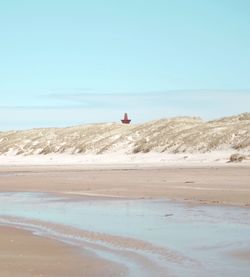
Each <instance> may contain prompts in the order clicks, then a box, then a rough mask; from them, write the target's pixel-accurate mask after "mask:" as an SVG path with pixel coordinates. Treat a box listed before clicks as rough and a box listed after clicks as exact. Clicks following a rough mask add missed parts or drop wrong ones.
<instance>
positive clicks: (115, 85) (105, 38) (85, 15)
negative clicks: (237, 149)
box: [0, 0, 250, 130]
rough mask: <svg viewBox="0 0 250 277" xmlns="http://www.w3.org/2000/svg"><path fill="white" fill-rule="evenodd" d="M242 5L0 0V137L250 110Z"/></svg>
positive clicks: (214, 0) (236, 0)
mask: <svg viewBox="0 0 250 277" xmlns="http://www.w3.org/2000/svg"><path fill="white" fill-rule="evenodd" d="M249 14H250V1H249V0H209V1H206V0H126V1H122V0H105V1H104V0H91V1H90V0H88V1H86V0H70V1H69V0H68V1H66V0H60V1H59V0H53V1H52V0H43V1H33V0H22V1H20V0H8V1H3V0H0V130H9V129H27V128H33V127H53V126H55V127H62V126H69V125H77V124H85V123H92V122H93V123H95V122H119V120H120V118H121V117H122V116H123V113H124V112H128V113H129V116H130V117H131V118H132V122H134V123H139V122H145V121H148V120H153V119H159V118H166V117H174V116H183V115H189V116H200V117H202V118H204V119H205V120H208V119H213V118H218V117H222V116H228V115H232V114H238V113H242V112H249V111H250V108H249V107H250V104H249V103H250V16H249Z"/></svg>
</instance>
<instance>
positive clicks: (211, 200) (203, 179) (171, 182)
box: [0, 166, 250, 207]
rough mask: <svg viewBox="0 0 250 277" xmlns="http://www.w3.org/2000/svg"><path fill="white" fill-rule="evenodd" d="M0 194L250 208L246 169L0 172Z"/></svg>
mask: <svg viewBox="0 0 250 277" xmlns="http://www.w3.org/2000/svg"><path fill="white" fill-rule="evenodd" d="M0 177H1V178H0V192H21V191H22V192H48V193H60V194H65V195H68V196H72V197H73V196H85V197H114V198H131V199H136V198H155V199H157V198H158V199H159V198H166V199H169V200H177V201H182V202H184V203H191V204H202V205H203V204H216V205H235V206H241V207H250V172H249V168H248V167H244V166H240V167H238V166H236V167H235V166H230V167H193V168H192V167H188V168H185V167H183V168H180V167H178V168H176V167H164V168H162V167H160V168H133V169H129V168H123V169H118V168H116V169H109V168H99V169H94V168H93V169H89V168H82V167H80V166H62V167H61V166H53V167H51V166H47V167H45V166H35V167H34V166H25V167H7V168H3V167H1V168H0Z"/></svg>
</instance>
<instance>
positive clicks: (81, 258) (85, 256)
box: [0, 225, 121, 277]
mask: <svg viewBox="0 0 250 277" xmlns="http://www.w3.org/2000/svg"><path fill="white" fill-rule="evenodd" d="M0 244H1V249H0V257H1V259H0V275H1V276H5V277H31V276H46V277H57V276H58V277H62V276H65V277H66V276H83V275H84V276H93V277H98V276H111V275H110V274H117V273H118V272H121V269H119V267H118V266H116V265H114V264H111V263H110V262H109V261H106V260H102V259H100V258H98V257H97V256H95V255H93V254H92V253H88V251H85V250H84V251H80V250H79V249H78V248H77V247H76V246H71V245H69V244H67V243H63V242H61V241H59V240H56V239H53V238H48V237H46V236H42V235H41V236H40V235H39V236H38V235H35V234H33V233H32V231H28V230H25V229H23V228H17V227H9V226H3V225H0Z"/></svg>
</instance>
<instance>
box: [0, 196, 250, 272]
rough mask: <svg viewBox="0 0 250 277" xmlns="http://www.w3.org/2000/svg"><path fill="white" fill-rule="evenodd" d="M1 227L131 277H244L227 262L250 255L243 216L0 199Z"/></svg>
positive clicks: (133, 204)
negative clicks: (66, 247) (54, 242)
mask: <svg viewBox="0 0 250 277" xmlns="http://www.w3.org/2000/svg"><path fill="white" fill-rule="evenodd" d="M0 222H1V223H2V224H7V225H8V224H12V225H15V226H19V227H21V228H26V229H31V230H33V231H34V232H36V233H39V234H42V235H45V236H50V237H54V238H57V239H60V240H63V241H65V242H68V243H71V244H75V245H77V246H78V247H82V248H83V249H88V250H92V251H94V253H95V254H96V255H98V256H101V257H103V258H104V259H108V260H110V261H113V262H114V263H120V264H122V265H125V266H126V267H127V268H128V269H129V271H128V272H129V273H128V274H129V276H138V277H139V276H152V274H153V273H154V274H155V273H157V274H156V275H153V276H166V274H170V276H172V275H174V276H222V275H224V274H225V275H226V276H236V275H239V276H250V263H248V262H247V261H246V260H244V259H239V258H237V256H234V255H232V253H234V252H237V251H241V250H246V249H250V211H249V209H243V208H236V207H218V206H194V207H190V206H186V205H183V204H180V203H176V202H171V201H166V200H146V199H141V200H128V199H111V198H106V199H105V198H102V199H101V198H95V197H77V198H75V197H73V196H67V195H66V196H58V195H51V194H45V193H0Z"/></svg>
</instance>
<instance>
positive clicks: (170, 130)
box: [0, 113, 250, 155]
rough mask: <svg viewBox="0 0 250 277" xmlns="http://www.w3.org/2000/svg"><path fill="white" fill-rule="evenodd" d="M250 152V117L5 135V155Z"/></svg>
mask: <svg viewBox="0 0 250 277" xmlns="http://www.w3.org/2000/svg"><path fill="white" fill-rule="evenodd" d="M228 149H232V150H233V151H234V152H235V151H243V152H245V153H247V155H249V153H250V113H244V114H240V115H237V116H231V117H226V118H222V119H218V120H213V121H202V120H201V119H200V118H194V117H176V118H171V119H161V120H156V121H151V122H147V123H144V124H136V125H122V124H118V123H103V124H91V125H81V126H75V127H68V128H47V129H32V130H25V131H9V132H0V154H7V155H20V154H22V155H34V154H51V153H53V154H54V153H60V154H62V153H66V154H102V153H128V154H132V153H148V152H164V153H197V152H198V153H206V152H210V151H224V150H228Z"/></svg>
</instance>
